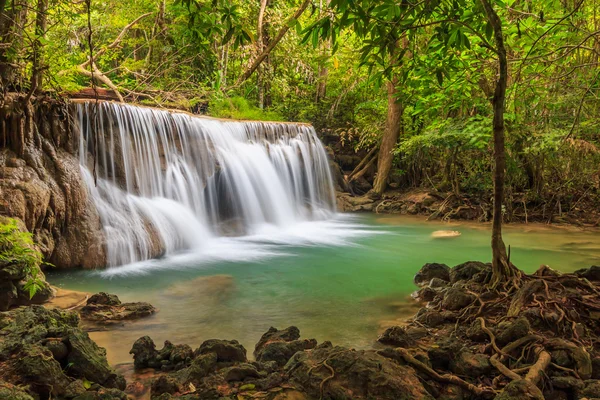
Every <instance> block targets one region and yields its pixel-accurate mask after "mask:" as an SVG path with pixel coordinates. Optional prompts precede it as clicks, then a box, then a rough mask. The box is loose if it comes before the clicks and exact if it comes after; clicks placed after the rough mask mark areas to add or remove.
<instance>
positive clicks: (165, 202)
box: [76, 102, 364, 273]
mask: <svg viewBox="0 0 600 400" xmlns="http://www.w3.org/2000/svg"><path fill="white" fill-rule="evenodd" d="M76 107H77V120H78V123H79V128H80V148H79V154H80V164H81V171H82V175H83V177H84V179H85V181H86V183H87V185H88V188H89V192H90V194H91V196H92V198H93V200H94V202H95V204H96V207H97V209H98V211H99V214H100V218H101V221H102V224H103V227H104V231H105V236H106V250H107V262H108V264H109V265H110V266H120V265H125V264H131V265H130V266H128V267H127V268H125V269H122V268H119V270H122V272H123V273H127V271H128V272H132V271H133V270H138V269H142V270H143V269H146V268H150V269H151V268H154V267H155V266H156V263H153V262H151V261H150V262H148V261H146V262H144V261H145V260H151V259H153V258H156V257H157V256H161V255H169V256H173V255H175V258H173V257H171V260H173V261H177V257H179V258H182V257H183V259H187V258H186V257H189V256H190V254H193V258H194V259H196V260H198V259H205V260H210V259H217V258H218V259H230V260H237V259H248V258H255V257H260V256H265V255H267V256H268V255H274V254H279V253H278V252H277V251H275V250H274V248H273V247H274V246H275V245H279V244H293V245H311V244H316V243H317V244H336V245H337V244H343V243H345V239H344V238H349V237H354V236H356V235H360V234H361V233H364V232H361V231H360V229H351V228H352V227H351V226H349V225H348V224H343V223H340V222H339V221H338V220H335V219H334V220H332V218H333V217H334V216H335V200H334V193H333V185H332V178H331V173H330V170H329V164H328V160H327V155H326V153H325V150H324V148H323V146H322V144H321V142H320V141H319V139H318V138H317V135H316V133H315V131H314V129H313V128H312V127H311V126H307V125H301V124H285V123H270V122H233V121H231V122H227V121H220V120H214V119H209V118H201V117H194V116H191V115H189V114H185V113H177V112H169V111H163V110H157V109H152V108H146V107H135V106H129V105H122V104H115V103H109V102H102V103H99V104H98V106H97V110H96V112H97V114H96V121H97V124H98V125H97V129H95V131H97V132H98V134H97V135H96V136H95V137H94V135H93V133H92V129H91V122H92V120H93V118H92V117H91V116H92V115H93V112H94V107H95V106H94V104H93V103H82V104H77V106H76ZM94 147H97V151H96V152H95V153H96V156H95V163H94V157H93V155H92V154H93V153H94V151H93V149H94ZM94 164H95V166H94ZM94 170H95V174H96V179H94ZM349 228H350V229H349ZM355 228H356V227H355ZM227 236H236V237H235V238H234V237H227ZM257 243H261V245H258V244H257Z"/></svg>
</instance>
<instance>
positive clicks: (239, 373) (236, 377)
mask: <svg viewBox="0 0 600 400" xmlns="http://www.w3.org/2000/svg"><path fill="white" fill-rule="evenodd" d="M223 377H224V378H225V380H226V381H227V382H232V381H236V382H241V381H244V380H246V379H248V378H254V379H256V378H260V377H261V374H260V373H259V372H258V370H257V369H256V367H255V366H254V365H252V364H248V363H243V364H238V365H234V366H233V367H229V368H225V369H224V370H223Z"/></svg>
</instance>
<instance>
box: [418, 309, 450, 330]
mask: <svg viewBox="0 0 600 400" xmlns="http://www.w3.org/2000/svg"><path fill="white" fill-rule="evenodd" d="M414 319H415V321H417V322H418V323H420V324H421V325H425V326H428V327H430V328H435V327H438V326H440V325H442V324H443V323H444V322H446V316H445V315H444V314H442V313H440V312H437V311H431V310H427V309H426V308H421V309H420V310H419V311H418V312H417V315H415V317H414Z"/></svg>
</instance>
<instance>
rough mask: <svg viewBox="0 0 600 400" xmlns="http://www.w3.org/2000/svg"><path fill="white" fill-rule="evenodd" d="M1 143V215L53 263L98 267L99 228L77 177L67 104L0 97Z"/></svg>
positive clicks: (100, 253)
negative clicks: (25, 232)
mask: <svg viewBox="0 0 600 400" xmlns="http://www.w3.org/2000/svg"><path fill="white" fill-rule="evenodd" d="M0 146H1V147H0V215H5V216H8V217H12V218H17V219H19V220H21V221H23V223H24V224H25V226H26V227H27V229H28V230H29V231H30V232H31V233H33V235H34V239H35V241H36V242H37V243H38V245H39V247H40V250H41V251H42V253H43V254H44V257H45V259H46V260H47V261H49V262H51V263H52V264H54V265H56V266H57V267H59V268H73V267H83V268H98V267H103V266H104V265H105V264H106V262H105V250H104V246H103V232H102V227H101V224H100V218H99V216H98V213H97V211H96V207H95V205H94V204H93V202H92V201H91V199H90V198H89V196H88V191H87V188H86V186H85V184H84V182H83V181H82V178H81V174H80V169H79V168H80V167H79V162H78V158H77V147H78V137H77V136H76V135H74V133H73V132H72V130H71V121H70V113H69V110H68V107H67V105H66V104H65V103H62V102H57V101H55V100H50V99H36V100H34V101H33V102H32V101H27V99H26V96H25V95H23V94H11V93H9V94H7V95H5V96H4V99H3V100H2V101H1V102H0Z"/></svg>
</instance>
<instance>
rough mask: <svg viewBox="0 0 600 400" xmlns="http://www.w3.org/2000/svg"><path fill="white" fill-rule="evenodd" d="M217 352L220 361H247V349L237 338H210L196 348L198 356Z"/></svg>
mask: <svg viewBox="0 0 600 400" xmlns="http://www.w3.org/2000/svg"><path fill="white" fill-rule="evenodd" d="M208 353H215V354H216V355H217V361H219V362H235V361H239V362H246V349H245V348H244V346H242V345H241V344H240V343H239V342H238V341H237V340H220V339H210V340H207V341H205V342H204V343H202V344H201V345H200V347H199V348H198V349H196V350H195V352H194V354H195V355H196V356H198V355H202V354H208Z"/></svg>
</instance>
